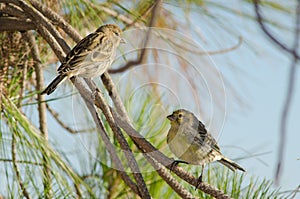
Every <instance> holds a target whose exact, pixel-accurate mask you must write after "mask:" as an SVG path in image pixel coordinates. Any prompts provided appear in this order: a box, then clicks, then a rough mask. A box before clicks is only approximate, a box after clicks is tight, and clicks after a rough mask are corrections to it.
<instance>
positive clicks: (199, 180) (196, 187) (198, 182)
mask: <svg viewBox="0 0 300 199" xmlns="http://www.w3.org/2000/svg"><path fill="white" fill-rule="evenodd" d="M202 182H203V181H202V173H201V175H200V176H199V178H198V180H197V184H196V186H195V190H196V189H198V187H199V185H200V184H201V183H202Z"/></svg>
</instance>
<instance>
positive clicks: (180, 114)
mask: <svg viewBox="0 0 300 199" xmlns="http://www.w3.org/2000/svg"><path fill="white" fill-rule="evenodd" d="M167 118H168V120H170V121H171V125H182V124H189V125H191V124H193V123H194V120H197V118H196V117H195V116H194V114H193V113H191V112H189V111H187V110H184V109H179V110H176V111H174V112H173V113H172V114H171V115H168V116H167Z"/></svg>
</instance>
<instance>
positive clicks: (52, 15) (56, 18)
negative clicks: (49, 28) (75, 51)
mask: <svg viewBox="0 0 300 199" xmlns="http://www.w3.org/2000/svg"><path fill="white" fill-rule="evenodd" d="M29 2H30V3H31V4H32V5H33V6H34V7H35V8H36V9H37V10H38V11H40V12H41V13H42V14H43V15H45V16H46V17H47V18H48V19H49V20H51V21H52V22H53V23H54V24H56V25H57V26H58V27H60V28H61V29H62V30H63V31H65V33H67V34H68V35H69V36H70V37H71V38H72V39H73V40H74V41H75V42H79V41H80V40H81V39H82V37H81V35H80V34H79V33H78V32H77V31H76V29H74V28H73V27H72V26H71V25H70V24H68V23H67V22H66V21H65V20H64V19H63V18H62V17H61V16H60V15H59V14H57V13H56V12H53V11H52V10H51V9H49V8H48V7H47V6H45V5H44V4H41V3H40V2H39V1H36V0H29Z"/></svg>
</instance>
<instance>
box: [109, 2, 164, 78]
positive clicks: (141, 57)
mask: <svg viewBox="0 0 300 199" xmlns="http://www.w3.org/2000/svg"><path fill="white" fill-rule="evenodd" d="M161 3H162V0H157V1H156V2H155V5H154V6H153V10H152V15H151V19H150V23H149V29H148V31H147V34H146V37H145V40H144V45H143V48H142V50H141V54H140V55H139V57H138V58H137V59H136V60H130V61H128V62H127V63H126V64H125V66H122V67H121V68H118V69H110V70H108V72H109V73H121V72H124V71H125V70H128V69H129V68H131V67H133V66H136V65H139V64H141V63H143V62H144V60H145V59H146V55H147V48H146V47H147V45H148V42H149V40H150V35H151V32H152V31H151V27H153V26H154V24H155V23H156V19H157V17H158V12H159V9H160V5H161Z"/></svg>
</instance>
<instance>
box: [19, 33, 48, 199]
mask: <svg viewBox="0 0 300 199" xmlns="http://www.w3.org/2000/svg"><path fill="white" fill-rule="evenodd" d="M25 36H26V38H27V41H28V44H29V46H30V47H31V55H32V58H33V60H34V69H35V74H36V90H38V91H39V90H42V89H43V87H44V75H43V68H42V64H41V59H40V53H39V49H38V46H37V44H36V42H35V38H34V36H33V34H32V32H26V33H25ZM37 99H38V113H39V129H40V132H41V133H42V136H43V137H44V138H45V140H48V128H47V115H46V111H47V107H46V103H45V96H44V95H41V94H40V93H38V94H37ZM43 164H44V168H43V172H44V178H43V184H44V194H45V198H52V193H51V192H52V191H51V189H52V188H51V166H50V165H51V163H50V159H49V154H48V152H47V151H44V153H43Z"/></svg>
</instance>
